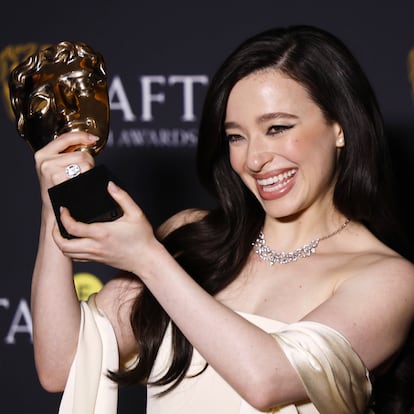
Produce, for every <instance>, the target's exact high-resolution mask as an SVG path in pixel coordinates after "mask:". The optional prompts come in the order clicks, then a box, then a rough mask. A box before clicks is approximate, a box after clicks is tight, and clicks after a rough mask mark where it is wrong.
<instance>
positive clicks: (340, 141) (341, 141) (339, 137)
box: [335, 124, 345, 148]
mask: <svg viewBox="0 0 414 414" xmlns="http://www.w3.org/2000/svg"><path fill="white" fill-rule="evenodd" d="M335 128H336V131H337V132H336V143H335V145H336V147H337V148H342V147H344V146H345V137H344V131H343V130H342V127H341V126H340V125H339V124H336V125H335Z"/></svg>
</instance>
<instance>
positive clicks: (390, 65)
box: [0, 0, 414, 414]
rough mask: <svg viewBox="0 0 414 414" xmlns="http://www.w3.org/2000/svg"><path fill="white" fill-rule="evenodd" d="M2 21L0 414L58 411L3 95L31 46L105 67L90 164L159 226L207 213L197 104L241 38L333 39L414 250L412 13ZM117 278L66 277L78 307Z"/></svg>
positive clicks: (35, 223) (139, 407)
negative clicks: (379, 120) (101, 139)
mask: <svg viewBox="0 0 414 414" xmlns="http://www.w3.org/2000/svg"><path fill="white" fill-rule="evenodd" d="M0 9H1V14H0V16H1V26H0V33H1V36H0V82H1V83H0V86H1V89H0V145H1V152H0V157H1V158H0V179H1V181H2V188H3V190H2V196H1V203H0V211H1V215H0V217H1V219H2V225H1V230H2V231H1V237H0V254H1V262H0V389H1V394H0V395H1V398H0V412H1V413H5V414H9V413H19V414H20V413H26V412H34V411H35V412H39V413H56V412H57V407H58V402H59V399H60V395H59V394H49V393H46V392H45V391H44V390H42V388H41V387H40V384H39V382H38V379H37V376H36V372H35V366H34V360H33V344H32V320H31V313H30V283H31V273H32V268H33V263H34V260H35V255H36V248H37V237H38V230H39V215H40V198H39V191H38V184H37V179H36V175H35V171H34V162H33V151H32V150H31V149H30V148H29V146H28V145H27V143H26V142H25V141H24V140H23V139H22V138H21V137H20V135H19V134H18V133H17V130H16V126H15V122H14V115H13V111H12V107H11V105H10V98H9V87H8V79H9V75H10V71H11V70H12V69H13V68H15V67H16V65H18V64H19V63H20V62H22V61H23V60H24V59H26V58H27V56H29V55H30V54H33V53H35V52H37V51H38V50H39V49H40V48H42V47H45V46H49V45H51V44H54V43H57V42H61V41H83V42H86V43H87V44H89V45H91V46H92V47H93V48H94V49H96V50H97V51H99V52H100V53H101V54H102V55H103V56H104V58H105V62H106V70H107V80H108V97H109V105H110V128H109V133H108V139H107V142H106V145H105V148H104V149H103V150H102V151H101V153H99V154H98V155H97V156H96V160H97V162H98V163H102V164H105V165H106V166H107V167H108V168H109V169H110V171H112V172H113V173H114V174H115V175H116V177H117V178H118V179H119V181H120V183H121V185H122V186H124V187H125V188H126V189H127V190H128V191H129V192H130V193H131V195H132V196H133V197H134V199H135V200H136V201H137V202H138V203H139V204H140V205H141V207H142V208H143V209H144V211H145V213H146V214H147V216H148V218H149V219H150V221H151V222H152V224H153V225H154V226H157V225H159V224H160V223H161V222H162V221H163V220H164V219H166V218H167V217H168V216H169V215H171V214H173V213H174V212H176V211H177V210H180V209H182V208H187V207H209V206H210V205H211V200H210V198H209V196H208V194H207V193H206V192H205V191H204V190H203V189H202V188H201V187H200V185H199V183H198V181H197V176H196V172H195V166H194V161H195V160H194V158H195V157H194V155H195V146H196V143H197V128H198V122H199V118H200V112H201V108H202V103H203V98H204V95H205V91H206V88H207V86H208V83H209V80H210V78H211V76H212V74H213V73H214V71H215V69H216V68H217V67H218V65H219V64H220V63H221V61H222V59H223V58H224V57H225V56H226V55H227V54H228V53H229V52H230V51H231V50H232V49H233V48H234V47H235V46H236V45H238V44H239V42H240V41H241V40H243V39H244V38H247V37H249V36H250V35H252V34H254V33H256V32H258V31H262V30H265V29H267V28H270V27H272V26H280V25H291V24H312V25H317V26H320V27H322V28H324V29H327V30H329V31H332V32H333V33H334V34H336V35H337V36H339V37H340V38H342V39H343V40H344V41H345V43H346V44H347V45H348V46H349V47H350V48H351V49H352V51H353V52H354V54H355V55H356V56H357V58H358V59H359V61H360V62H361V64H362V65H363V67H364V69H365V71H366V72H367V74H368V76H369V78H370V80H371V81H372V84H373V86H374V89H375V91H376V93H377V96H378V100H379V103H380V106H381V109H382V111H383V114H384V118H385V121H386V126H387V133H388V136H389V142H390V147H391V150H392V155H393V161H394V167H395V187H396V189H397V198H398V200H397V201H398V204H399V205H400V211H401V217H402V219H403V221H404V223H405V227H406V229H407V233H408V234H409V235H410V237H411V240H414V237H413V234H414V226H413V223H412V220H411V208H410V202H411V192H412V191H411V189H412V180H413V172H412V165H413V159H414V123H413V120H414V99H413V96H414V93H413V85H414V3H413V2H412V1H411V0H406V1H402V0H395V1H393V2H377V1H366V2H361V1H360V0H347V1H346V2H345V1H343V2H332V1H329V0H314V1H311V2H310V1H305V0H303V1H299V0H291V1H289V2H278V1H276V0H258V1H255V2H251V1H248V0H239V1H237V2H236V1H228V2H225V1H219V0H210V1H208V2H196V1H190V0H185V1H180V0H176V1H166V0H165V1H163V2H161V1H158V2H157V1H153V2H138V1H133V0H125V1H122V2H111V1H108V2H103V1H87V0H84V1H82V2H77V1H72V2H70V3H57V2H52V1H51V0H45V1H43V2H40V3H39V2H33V1H28V0H20V1H19V0H18V1H14V2H11V1H10V2H2V5H1V6H0ZM413 244H414V243H413ZM413 252H414V248H413ZM114 274H115V269H112V268H108V267H104V266H101V265H94V264H77V265H76V267H75V274H74V278H75V284H76V287H77V292H78V295H79V297H80V298H85V297H87V296H88V295H89V294H90V293H91V292H93V291H96V290H98V289H100V287H101V286H102V283H105V281H107V280H109V279H110V278H111V277H113V276H114ZM50 294H53V292H50ZM119 412H120V414H127V413H135V414H137V413H141V414H144V413H145V391H144V390H143V389H141V388H131V389H125V390H122V391H121V393H120V411H119Z"/></svg>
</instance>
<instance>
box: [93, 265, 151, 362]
mask: <svg viewBox="0 0 414 414" xmlns="http://www.w3.org/2000/svg"><path fill="white" fill-rule="evenodd" d="M142 286H143V285H142V282H141V281H140V280H139V279H138V277H137V276H135V275H132V274H130V273H126V272H122V273H120V274H119V275H118V276H117V277H114V278H113V279H111V280H110V281H108V282H107V283H106V284H105V285H104V286H103V288H102V289H101V290H100V291H99V292H98V293H97V295H96V305H97V306H98V308H99V309H100V310H101V311H102V312H103V313H104V314H105V316H106V317H107V318H108V319H109V321H110V322H111V325H112V328H113V329H114V332H115V336H116V339H117V343H118V349H119V354H120V360H121V363H122V362H123V361H127V360H128V359H130V357H131V355H134V354H136V352H137V345H136V339H135V337H134V333H133V331H132V327H131V323H130V318H131V313H132V311H133V307H134V304H135V300H136V298H137V297H138V295H139V294H140V292H141V290H142Z"/></svg>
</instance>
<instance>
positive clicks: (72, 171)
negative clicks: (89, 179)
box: [65, 164, 81, 178]
mask: <svg viewBox="0 0 414 414" xmlns="http://www.w3.org/2000/svg"><path fill="white" fill-rule="evenodd" d="M65 173H66V175H67V176H68V177H69V178H75V177H77V176H78V175H79V174H80V173H81V169H80V167H79V165H78V164H70V165H68V166H67V167H66V170H65Z"/></svg>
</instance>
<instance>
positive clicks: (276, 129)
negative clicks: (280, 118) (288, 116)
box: [267, 125, 293, 135]
mask: <svg viewBox="0 0 414 414" xmlns="http://www.w3.org/2000/svg"><path fill="white" fill-rule="evenodd" d="M290 128H293V125H272V126H271V127H270V128H269V129H268V130H267V133H268V134H271V135H275V134H281V133H282V132H285V131H287V130H288V129H290Z"/></svg>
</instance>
